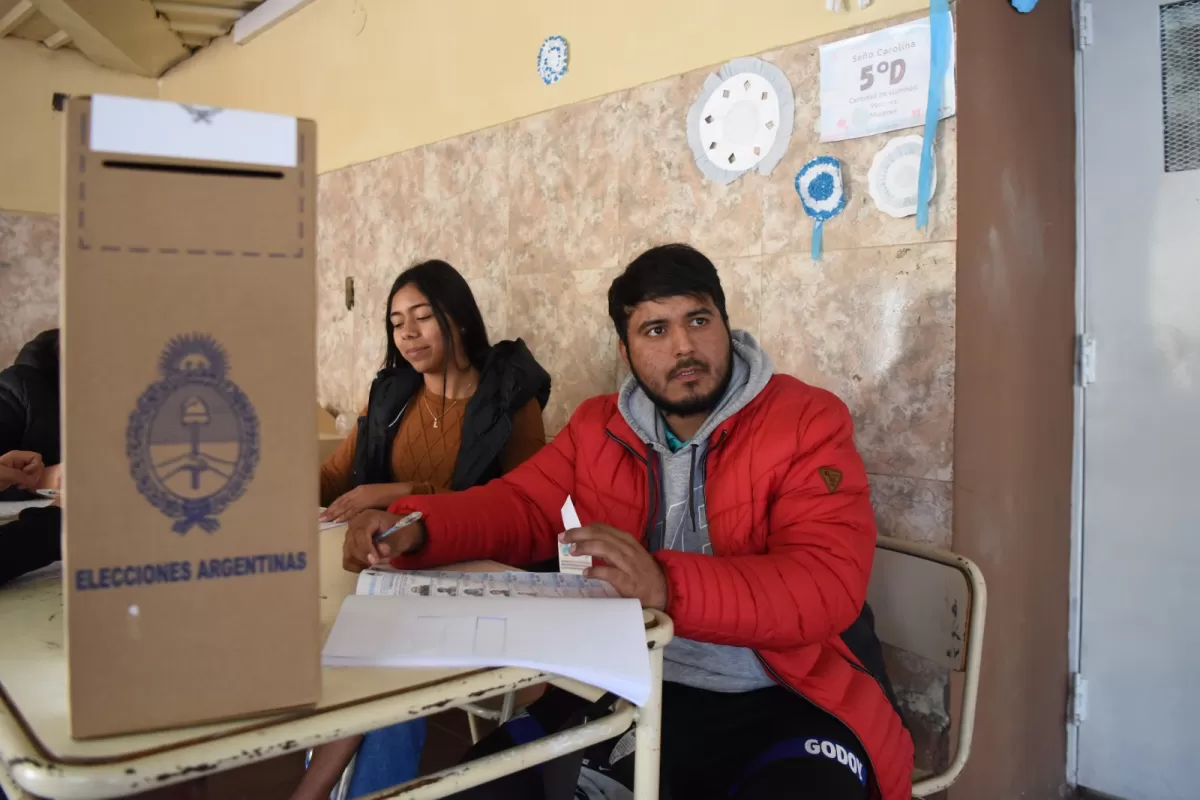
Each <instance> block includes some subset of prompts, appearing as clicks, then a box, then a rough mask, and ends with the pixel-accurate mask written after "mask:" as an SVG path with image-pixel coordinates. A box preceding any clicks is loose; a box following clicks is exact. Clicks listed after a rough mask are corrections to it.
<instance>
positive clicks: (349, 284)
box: [346, 275, 354, 311]
mask: <svg viewBox="0 0 1200 800" xmlns="http://www.w3.org/2000/svg"><path fill="white" fill-rule="evenodd" d="M353 308H354V276H353V275H351V276H348V277H347V278H346V310H347V311H350V310H352V309H353Z"/></svg>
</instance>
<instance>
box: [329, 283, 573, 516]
mask: <svg viewBox="0 0 1200 800" xmlns="http://www.w3.org/2000/svg"><path fill="white" fill-rule="evenodd" d="M385 326H386V329H387V356H386V357H385V359H384V364H383V369H382V370H380V371H379V374H378V375H376V376H375V380H374V382H373V383H372V384H371V394H370V400H369V402H368V405H367V408H366V410H365V411H364V412H363V414H362V416H361V417H360V418H359V421H358V432H357V435H355V436H348V437H346V440H345V441H344V442H342V444H341V446H340V447H338V449H337V450H336V451H335V452H334V453H333V454H332V455H331V456H330V457H329V459H328V460H327V461H326V462H325V463H324V464H323V465H322V466H321V504H322V505H327V506H328V508H327V509H326V511H325V512H324V513H323V514H322V515H321V519H322V521H326V522H332V521H337V522H345V521H347V520H349V519H350V518H352V517H353V516H355V515H356V514H358V513H359V512H360V511H363V510H365V509H368V508H387V507H388V506H389V505H391V504H392V503H393V502H395V501H396V500H397V499H398V498H400V497H402V496H404V495H407V494H428V493H431V492H445V491H458V490H462V489H467V488H470V487H472V486H477V485H479V484H483V483H486V482H487V481H489V480H491V479H492V478H495V477H498V476H499V475H502V474H503V473H505V472H508V471H509V470H511V469H512V468H513V467H515V466H517V465H518V464H520V463H521V462H523V461H525V460H526V459H528V458H529V457H530V456H532V455H533V454H534V453H536V452H537V451H538V450H539V449H540V448H541V447H542V445H543V444H544V443H545V433H546V432H545V428H544V427H543V425H542V408H544V407H545V405H546V402H547V400H548V399H549V397H550V376H549V375H548V374H547V373H546V371H545V370H544V369H542V367H541V365H539V364H538V363H537V361H536V360H534V358H533V355H532V354H530V352H529V349H528V348H527V347H526V346H525V343H524V342H522V341H521V340H520V339H518V340H516V341H504V342H498V343H497V344H496V345H494V346H493V345H489V343H488V337H487V329H486V328H485V327H484V324H483V317H482V315H481V314H480V313H479V306H478V305H477V304H476V303H475V296H474V295H473V294H472V293H471V287H470V286H468V285H467V282H466V281H465V280H464V279H463V277H462V275H460V274H459V273H458V271H457V270H456V269H454V267H452V266H450V265H449V264H447V263H446V262H445V261H426V262H424V263H421V264H417V265H416V266H414V267H410V268H409V269H406V270H405V271H404V272H402V273H401V274H400V277H398V278H396V281H395V283H393V284H392V290H391V292H389V293H388V301H387V317H386V321H385Z"/></svg>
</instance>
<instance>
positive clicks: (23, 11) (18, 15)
mask: <svg viewBox="0 0 1200 800" xmlns="http://www.w3.org/2000/svg"><path fill="white" fill-rule="evenodd" d="M36 10H37V9H35V8H34V7H33V3H31V2H29V0H19V2H18V3H17V4H16V5H15V6H13V7H12V8H10V9H9V10H8V13H7V14H5V15H4V16H2V17H0V36H8V35H9V34H10V33H12V32H13V31H15V30H16V29H17V28H19V27H21V26H22V25H24V24H25V22H26V20H28V19H29V18H30V17H32V16H33V12H34V11H36Z"/></svg>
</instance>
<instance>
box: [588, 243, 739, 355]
mask: <svg viewBox="0 0 1200 800" xmlns="http://www.w3.org/2000/svg"><path fill="white" fill-rule="evenodd" d="M680 295H684V296H687V297H695V298H696V299H700V300H703V299H711V300H712V302H713V304H714V305H716V307H717V311H718V312H720V314H721V320H722V321H723V322H724V323H725V327H729V315H728V314H726V313H725V291H724V290H723V289H722V288H721V279H720V278H719V277H718V276H717V268H716V267H714V266H713V263H712V262H711V261H709V260H708V257H707V256H705V255H704V254H703V253H701V252H700V251H699V250H697V249H696V248H694V247H692V246H691V245H687V244H664V245H661V246H659V247H652V248H650V249H649V250H647V251H646V252H644V253H642V254H641V255H640V256H638V257H637V258H635V259H634V260H633V261H632V262H631V263H630V264H629V266H627V267H626V268H625V271H624V272H622V273H621V274H620V275H619V276H617V279H616V280H614V281H613V282H612V286H610V287H608V316H610V317H611V318H612V321H613V325H615V326H616V328H617V336H619V337H621V341H622V342H624V343H625V344H626V346H628V344H629V338H628V335H629V316H630V315H631V314H632V313H633V309H635V308H636V307H637V306H638V304H639V303H644V302H646V301H647V300H661V299H663V298H664V297H679V296H680Z"/></svg>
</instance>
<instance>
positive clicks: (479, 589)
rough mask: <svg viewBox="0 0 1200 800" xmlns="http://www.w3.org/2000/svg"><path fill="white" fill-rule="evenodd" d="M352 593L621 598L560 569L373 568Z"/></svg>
mask: <svg viewBox="0 0 1200 800" xmlns="http://www.w3.org/2000/svg"><path fill="white" fill-rule="evenodd" d="M354 593H355V594H387V595H400V596H404V597H575V598H580V597H613V598H615V597H620V595H619V594H617V590H616V589H614V588H613V587H612V585H611V584H608V583H605V582H604V581H598V580H593V579H589V578H585V577H583V576H582V575H566V574H563V573H561V572H549V573H545V572H400V571H398V570H394V569H391V568H384V567H375V568H372V569H367V570H363V571H362V573H360V574H359V576H358V586H357V587H356V588H355V590H354Z"/></svg>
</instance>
